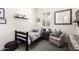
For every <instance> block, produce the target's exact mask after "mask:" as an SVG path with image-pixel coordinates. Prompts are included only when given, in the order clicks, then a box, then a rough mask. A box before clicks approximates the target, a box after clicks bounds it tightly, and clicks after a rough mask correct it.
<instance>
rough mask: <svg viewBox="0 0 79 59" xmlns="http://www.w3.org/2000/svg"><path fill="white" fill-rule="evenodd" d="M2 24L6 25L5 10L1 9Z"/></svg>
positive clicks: (0, 20) (0, 19)
mask: <svg viewBox="0 0 79 59" xmlns="http://www.w3.org/2000/svg"><path fill="white" fill-rule="evenodd" d="M0 24H6V19H5V9H4V8H0Z"/></svg>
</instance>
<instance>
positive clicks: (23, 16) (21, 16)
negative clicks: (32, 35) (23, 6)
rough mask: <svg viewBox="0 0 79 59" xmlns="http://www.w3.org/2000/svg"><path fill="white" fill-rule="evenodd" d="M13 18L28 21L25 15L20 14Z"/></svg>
mask: <svg viewBox="0 0 79 59" xmlns="http://www.w3.org/2000/svg"><path fill="white" fill-rule="evenodd" d="M14 18H20V19H28V18H26V15H22V14H16V15H15V16H14Z"/></svg>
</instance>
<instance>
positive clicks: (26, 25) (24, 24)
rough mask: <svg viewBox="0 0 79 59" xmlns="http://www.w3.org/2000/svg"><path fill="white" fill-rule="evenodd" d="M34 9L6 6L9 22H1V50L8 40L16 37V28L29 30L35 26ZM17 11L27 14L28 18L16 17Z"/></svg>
mask: <svg viewBox="0 0 79 59" xmlns="http://www.w3.org/2000/svg"><path fill="white" fill-rule="evenodd" d="M34 11H35V10H34V9H31V8H23V9H21V8H5V18H6V19H7V24H0V50H1V49H3V48H4V45H5V44H6V43H7V42H9V41H12V40H14V39H15V29H17V30H23V31H29V30H31V29H32V28H33V27H34V26H35V15H34ZM16 13H23V14H26V15H27V17H28V20H26V19H16V18H14V15H15V14H16Z"/></svg>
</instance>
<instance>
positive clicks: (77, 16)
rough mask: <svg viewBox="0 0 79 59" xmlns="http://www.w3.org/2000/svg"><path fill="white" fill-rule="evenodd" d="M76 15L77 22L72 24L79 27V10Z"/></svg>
mask: <svg viewBox="0 0 79 59" xmlns="http://www.w3.org/2000/svg"><path fill="white" fill-rule="evenodd" d="M75 15H76V20H75V21H73V22H72V23H77V24H78V26H79V10H77V11H76V13H75Z"/></svg>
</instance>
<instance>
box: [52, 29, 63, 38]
mask: <svg viewBox="0 0 79 59" xmlns="http://www.w3.org/2000/svg"><path fill="white" fill-rule="evenodd" d="M53 33H54V36H55V37H59V36H60V35H61V34H62V32H61V31H60V30H59V31H57V30H56V29H55V30H54V32H53Z"/></svg>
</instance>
